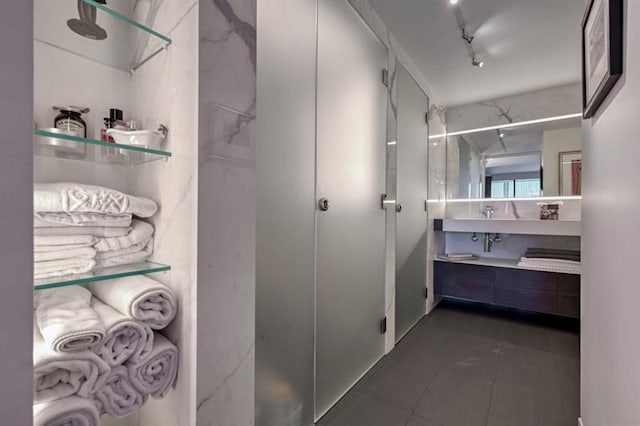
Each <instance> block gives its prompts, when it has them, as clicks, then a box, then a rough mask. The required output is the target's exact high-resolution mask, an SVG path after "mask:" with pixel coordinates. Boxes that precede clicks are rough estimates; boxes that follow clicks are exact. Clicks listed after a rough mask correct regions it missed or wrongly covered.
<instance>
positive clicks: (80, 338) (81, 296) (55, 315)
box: [36, 284, 107, 352]
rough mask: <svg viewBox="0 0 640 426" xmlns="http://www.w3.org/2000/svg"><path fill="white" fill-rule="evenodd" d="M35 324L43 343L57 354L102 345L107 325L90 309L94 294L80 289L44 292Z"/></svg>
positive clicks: (38, 306)
mask: <svg viewBox="0 0 640 426" xmlns="http://www.w3.org/2000/svg"><path fill="white" fill-rule="evenodd" d="M102 285H105V286H106V285H107V284H102ZM36 323H37V326H38V329H39V330H40V332H41V333H42V337H43V338H44V340H45V341H46V342H47V343H48V344H49V346H50V347H51V349H52V350H54V351H57V352H74V351H81V350H85V349H89V348H92V347H94V346H95V345H97V344H99V343H101V342H102V341H103V339H104V336H105V332H106V330H105V326H104V323H103V322H102V320H101V319H100V317H99V316H98V314H97V313H96V311H94V310H93V309H92V308H91V292H90V291H89V290H87V289H86V288H84V287H80V286H69V287H61V288H54V289H49V290H42V291H41V292H40V294H39V295H38V305H37V306H36Z"/></svg>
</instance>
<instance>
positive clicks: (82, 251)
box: [33, 247, 96, 262]
mask: <svg viewBox="0 0 640 426" xmlns="http://www.w3.org/2000/svg"><path fill="white" fill-rule="evenodd" d="M94 257H96V249H94V248H93V247H80V248H72V249H68V250H55V251H44V252H38V251H35V250H34V253H33V261H34V262H46V261H48V260H63V259H93V258H94Z"/></svg>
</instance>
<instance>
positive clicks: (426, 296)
mask: <svg viewBox="0 0 640 426" xmlns="http://www.w3.org/2000/svg"><path fill="white" fill-rule="evenodd" d="M424 298H425V299H428V298H429V287H427V288H425V289H424Z"/></svg>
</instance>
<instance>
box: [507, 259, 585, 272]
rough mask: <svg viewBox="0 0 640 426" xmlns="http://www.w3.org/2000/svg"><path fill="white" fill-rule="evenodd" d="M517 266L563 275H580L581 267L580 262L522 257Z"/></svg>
mask: <svg viewBox="0 0 640 426" xmlns="http://www.w3.org/2000/svg"><path fill="white" fill-rule="evenodd" d="M518 266H522V267H525V268H528V269H536V270H541V271H551V272H559V273H564V274H580V273H581V271H582V266H581V263H580V262H576V261H571V260H561V259H545V258H529V257H522V258H520V262H518Z"/></svg>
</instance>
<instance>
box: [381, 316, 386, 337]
mask: <svg viewBox="0 0 640 426" xmlns="http://www.w3.org/2000/svg"><path fill="white" fill-rule="evenodd" d="M380 332H381V333H382V334H386V332H387V317H384V318H382V321H380Z"/></svg>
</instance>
